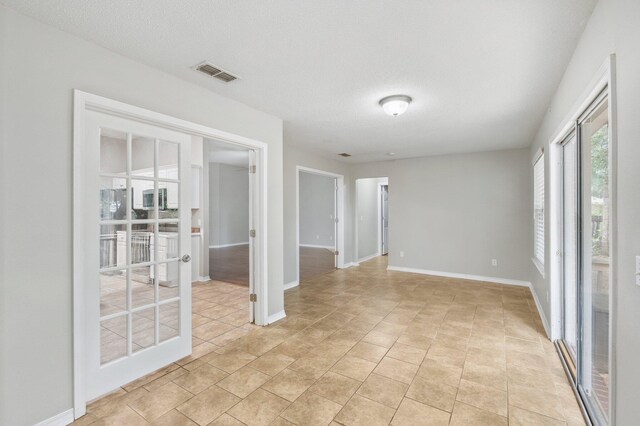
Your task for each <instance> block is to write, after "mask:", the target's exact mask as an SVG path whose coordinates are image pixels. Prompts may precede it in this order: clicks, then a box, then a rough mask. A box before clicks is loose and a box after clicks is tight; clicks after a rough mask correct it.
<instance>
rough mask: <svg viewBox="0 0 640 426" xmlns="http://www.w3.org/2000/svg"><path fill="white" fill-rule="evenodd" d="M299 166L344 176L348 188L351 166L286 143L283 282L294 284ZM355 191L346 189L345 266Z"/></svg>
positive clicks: (349, 257) (348, 257) (350, 247)
mask: <svg viewBox="0 0 640 426" xmlns="http://www.w3.org/2000/svg"><path fill="white" fill-rule="evenodd" d="M296 166H304V167H309V168H312V169H319V170H323V171H326V172H332V173H337V174H341V175H344V178H345V184H346V182H348V180H349V173H350V172H349V165H348V164H345V163H342V162H340V161H336V160H332V159H330V158H326V157H325V156H321V155H316V154H315V153H313V152H309V151H307V150H304V149H300V148H298V147H295V146H293V145H292V144H291V143H290V142H288V141H285V143H284V170H283V174H284V188H283V190H284V282H285V283H292V282H295V281H296V280H297V277H298V264H297V260H296V259H297V256H296V251H297V250H298V247H297V242H296V232H297V230H296ZM351 191H352V188H350V187H347V188H345V200H346V202H345V214H344V216H345V217H344V221H345V222H344V227H345V247H344V253H345V256H344V262H345V263H350V262H351V261H352V252H353V238H352V236H351V235H352V234H351V232H350V230H351V228H352V223H351V222H352V216H353V213H352V212H353V209H352V205H351V200H352V197H351V195H350V194H351Z"/></svg>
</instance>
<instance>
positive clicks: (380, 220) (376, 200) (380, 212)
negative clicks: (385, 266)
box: [355, 177, 389, 263]
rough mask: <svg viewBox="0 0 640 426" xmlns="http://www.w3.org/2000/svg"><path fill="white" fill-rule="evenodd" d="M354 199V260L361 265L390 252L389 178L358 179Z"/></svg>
mask: <svg viewBox="0 0 640 426" xmlns="http://www.w3.org/2000/svg"><path fill="white" fill-rule="evenodd" d="M355 198H356V203H355V204H356V205H355V234H356V235H355V242H356V250H355V257H356V259H357V263H361V262H366V261H367V260H370V259H373V258H374V257H377V256H382V255H386V254H387V253H388V251H389V243H388V241H389V210H388V208H389V179H388V178H386V177H379V178H361V179H357V180H356V197H355Z"/></svg>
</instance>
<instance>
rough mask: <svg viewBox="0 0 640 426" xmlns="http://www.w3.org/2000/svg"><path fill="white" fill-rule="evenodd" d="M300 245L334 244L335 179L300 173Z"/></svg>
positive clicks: (325, 245)
mask: <svg viewBox="0 0 640 426" xmlns="http://www.w3.org/2000/svg"><path fill="white" fill-rule="evenodd" d="M299 184H300V245H312V246H324V247H334V246H335V239H334V234H335V229H336V227H335V222H334V215H335V204H336V203H335V193H336V179H335V178H332V177H329V176H322V175H317V174H313V173H300V183H299Z"/></svg>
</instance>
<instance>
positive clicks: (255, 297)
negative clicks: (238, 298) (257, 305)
mask: <svg viewBox="0 0 640 426" xmlns="http://www.w3.org/2000/svg"><path fill="white" fill-rule="evenodd" d="M257 301H258V295H257V294H255V293H251V294H250V295H249V302H257Z"/></svg>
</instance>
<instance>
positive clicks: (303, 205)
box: [296, 166, 344, 282]
mask: <svg viewBox="0 0 640 426" xmlns="http://www.w3.org/2000/svg"><path fill="white" fill-rule="evenodd" d="M296 186H297V190H296V195H297V197H296V198H297V200H296V209H297V214H296V218H297V234H296V235H297V237H296V240H297V249H298V250H297V263H298V282H302V281H305V280H310V279H313V278H314V277H318V276H321V275H324V274H326V273H328V272H331V271H334V270H335V269H336V268H342V267H343V263H344V260H343V259H344V253H343V251H344V250H343V247H344V224H343V220H342V219H341V218H342V217H343V215H342V213H343V211H344V207H343V206H344V201H343V193H344V189H343V188H344V177H343V176H342V175H338V174H335V173H330V172H325V171H322V170H316V169H310V168H306V167H302V166H298V167H297V170H296Z"/></svg>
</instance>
